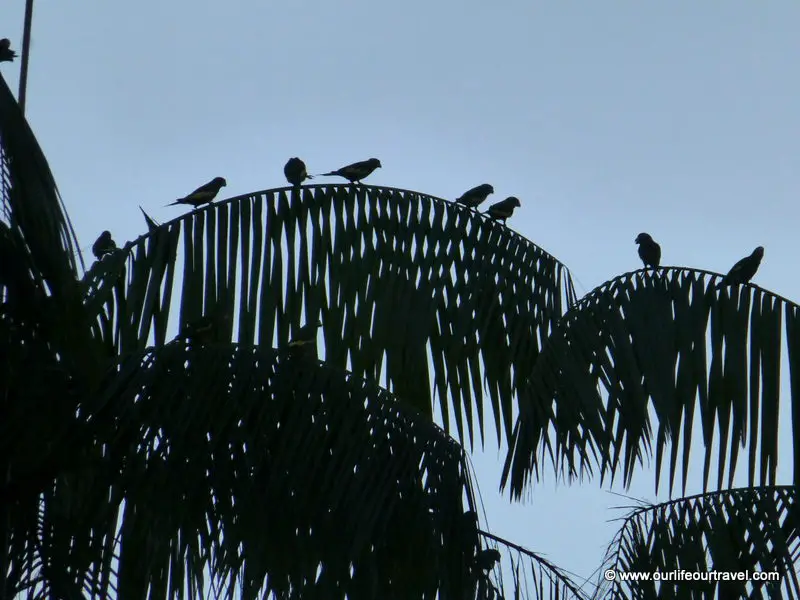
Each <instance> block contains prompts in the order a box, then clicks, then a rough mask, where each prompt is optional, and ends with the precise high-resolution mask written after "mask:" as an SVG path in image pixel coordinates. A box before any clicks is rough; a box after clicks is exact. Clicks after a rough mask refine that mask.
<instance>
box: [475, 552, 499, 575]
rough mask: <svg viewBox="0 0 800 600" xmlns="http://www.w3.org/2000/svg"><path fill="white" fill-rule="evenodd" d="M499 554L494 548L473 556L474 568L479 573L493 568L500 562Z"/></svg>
mask: <svg viewBox="0 0 800 600" xmlns="http://www.w3.org/2000/svg"><path fill="white" fill-rule="evenodd" d="M500 558H501V557H500V552H498V551H497V550H495V549H494V548H489V549H487V550H481V551H480V552H478V553H477V554H476V555H475V566H476V567H477V568H478V569H480V570H481V571H488V570H490V569H493V568H494V565H495V563H496V562H497V561H499V560H500Z"/></svg>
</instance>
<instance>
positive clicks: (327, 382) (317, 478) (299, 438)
mask: <svg viewBox="0 0 800 600" xmlns="http://www.w3.org/2000/svg"><path fill="white" fill-rule="evenodd" d="M96 402H97V404H96V407H97V408H98V410H96V411H95V412H94V414H93V415H92V416H91V417H89V418H87V417H84V418H83V423H82V424H81V426H82V427H84V428H89V429H91V431H92V432H94V435H95V439H96V445H95V446H94V447H96V448H97V449H98V452H97V453H96V454H95V455H94V461H95V462H94V463H90V464H89V465H88V466H90V468H89V469H84V470H80V469H76V470H75V471H73V472H66V473H62V474H61V475H60V476H59V477H58V479H57V480H56V483H55V486H54V487H53V488H52V489H51V488H50V487H49V486H47V487H46V488H45V490H44V491H45V498H49V500H48V501H47V502H46V504H45V508H44V510H43V513H42V514H41V515H40V516H39V517H38V518H37V519H32V518H31V519H27V520H24V519H23V520H19V521H14V522H15V523H17V522H18V523H19V524H20V525H19V528H18V529H15V530H14V531H13V532H12V540H15V541H16V543H17V544H18V545H16V546H15V545H13V544H12V547H14V549H15V550H16V551H17V552H18V553H19V554H16V555H18V556H24V555H25V552H24V548H23V547H22V546H20V545H19V544H23V542H24V541H25V540H28V539H36V537H37V532H38V531H39V529H38V528H40V527H44V528H45V529H47V531H49V534H48V535H47V536H45V537H44V544H45V545H46V547H45V548H43V549H42V550H41V554H39V555H38V556H37V557H34V559H32V560H30V561H28V562H27V563H22V565H21V566H20V568H19V569H18V571H17V573H18V579H17V582H16V585H17V586H24V585H25V584H26V583H28V582H30V581H31V580H33V579H34V578H35V577H36V576H37V575H40V576H44V577H45V578H47V581H48V582H51V581H58V582H61V583H60V585H61V588H62V589H81V588H83V589H85V590H86V593H87V594H91V595H93V596H95V597H106V594H107V593H108V591H109V590H112V591H115V592H116V593H117V594H118V596H119V597H131V598H139V597H145V596H147V588H148V586H152V587H151V590H152V593H153V594H155V596H157V597H178V596H177V594H178V590H179V589H186V588H185V586H186V585H189V586H190V588H191V589H195V590H198V589H199V590H200V591H203V588H204V586H213V587H214V589H215V590H216V592H217V593H218V594H221V595H222V596H223V597H230V598H233V597H236V595H237V594H241V597H243V598H255V597H261V594H262V593H266V592H271V593H275V594H280V593H287V594H289V597H292V598H294V597H310V596H313V597H334V596H335V593H337V590H348V591H350V593H351V594H352V596H351V597H353V598H374V597H376V586H378V585H380V591H381V594H384V593H385V597H394V598H413V597H417V598H421V597H433V595H434V594H435V592H436V591H437V590H438V591H439V592H440V593H441V594H442V596H441V597H442V598H462V597H463V595H460V594H463V592H464V589H465V588H466V586H467V585H468V584H469V582H468V580H467V578H466V576H465V575H464V571H465V562H464V561H465V559H464V551H463V548H462V547H460V546H459V545H458V544H456V543H454V542H453V539H454V535H453V534H454V532H456V533H457V530H458V527H459V524H460V523H461V517H462V513H463V512H464V510H465V508H464V506H463V497H464V495H465V493H466V492H467V489H466V486H467V478H466V474H465V468H466V465H465V462H464V456H463V451H462V450H461V448H460V446H459V445H458V444H457V443H455V442H454V441H453V440H452V439H451V438H449V437H448V436H447V435H446V434H445V433H444V432H443V431H442V430H441V429H440V428H438V427H437V426H436V425H435V424H433V423H430V422H429V421H428V420H427V419H425V418H422V417H421V416H420V415H418V414H417V413H416V411H414V410H413V409H410V408H408V407H406V406H405V405H404V404H403V403H400V402H398V401H397V400H395V399H394V398H393V397H392V396H391V395H390V394H388V393H387V392H385V391H383V390H381V389H380V388H377V387H376V386H375V385H374V384H371V383H366V382H364V381H362V380H360V379H358V378H355V377H353V376H352V375H347V374H345V373H342V372H341V371H339V370H338V369H335V368H332V367H328V366H324V365H320V363H318V362H317V361H312V360H309V359H306V358H301V359H297V358H291V357H287V356H283V355H279V354H277V353H275V352H274V351H272V350H268V349H259V348H247V347H243V346H238V347H237V346H233V347H230V346H229V345H214V346H197V347H192V346H191V345H186V344H183V343H179V342H175V343H170V344H167V345H166V346H164V347H162V348H160V349H158V350H153V351H148V352H147V353H146V355H145V356H144V359H143V360H140V359H137V360H134V359H129V360H128V361H126V363H125V364H123V365H122V367H121V370H120V372H119V373H118V374H117V376H116V377H115V379H114V381H113V382H112V383H111V384H110V385H109V387H108V388H107V389H106V390H104V393H103V395H101V396H100V397H98V398H97V400H96ZM74 418H75V419H78V420H79V421H80V417H74ZM471 493H473V492H472V491H470V494H471ZM109 499H110V501H109ZM26 506H27V505H26ZM83 507H85V510H83ZM28 508H30V506H28ZM20 510H22V507H21V508H20ZM32 516H35V510H34V512H33V514H32ZM118 518H120V519H121V523H122V525H121V530H119V531H118V532H117V533H116V534H115V532H116V530H117V527H118V522H117V520H118ZM37 521H38V523H37ZM40 523H43V525H41V524H40ZM30 528H34V530H33V531H30V530H29V529H30ZM117 535H118V538H117ZM117 539H118V543H117ZM477 541H478V540H477V533H475V539H474V540H471V544H472V545H475V544H476V543H477ZM48 558H49V559H51V560H49V561H48V560H47V559H48ZM53 558H56V559H57V562H54V561H53V560H52V559H53ZM43 564H52V565H56V566H58V568H59V569H60V571H58V570H57V571H58V572H57V573H56V574H52V575H50V576H48V574H47V573H43V572H42V569H41V565H43ZM37 567H38V568H37ZM208 573H210V574H211V580H210V581H205V580H204V579H203V578H204V576H207V574H208ZM64 582H67V583H64ZM187 582H188V583H187ZM206 591H207V590H206ZM381 594H378V595H381ZM190 595H193V594H190Z"/></svg>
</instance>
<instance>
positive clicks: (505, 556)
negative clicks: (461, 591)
mask: <svg viewBox="0 0 800 600" xmlns="http://www.w3.org/2000/svg"><path fill="white" fill-rule="evenodd" d="M480 534H481V536H482V537H483V538H485V539H486V540H489V541H490V543H492V544H494V545H496V546H497V548H498V550H499V553H500V556H501V560H500V561H499V563H498V564H497V565H496V566H495V568H494V569H493V571H494V572H495V573H496V574H497V577H494V576H492V577H489V578H488V580H487V581H484V582H483V586H484V587H485V588H486V589H488V590H492V589H493V590H497V592H499V593H498V594H497V595H496V596H495V597H496V598H498V600H499V599H501V598H508V597H509V596H510V595H511V594H513V597H514V598H526V599H531V600H533V599H536V600H543V599H545V598H551V599H553V600H561V599H567V600H573V599H574V600H585V599H586V598H587V596H586V594H584V593H583V592H581V590H580V588H579V587H578V586H577V585H576V584H575V583H574V582H573V581H572V579H571V578H570V577H569V575H567V574H566V573H565V572H564V571H563V570H562V569H560V568H558V567H557V566H555V565H554V564H552V563H551V562H550V561H548V560H547V559H545V558H544V557H543V556H540V555H538V554H537V553H535V552H531V551H530V550H528V549H526V548H523V547H522V546H519V545H517V544H515V543H513V542H510V541H508V540H505V539H503V538H501V537H498V536H496V535H493V534H491V533H488V532H485V531H481V532H480ZM507 574H508V576H509V577H508V579H510V582H507V578H506V575H507ZM492 580H494V581H492ZM496 582H497V583H496ZM479 587H480V586H479Z"/></svg>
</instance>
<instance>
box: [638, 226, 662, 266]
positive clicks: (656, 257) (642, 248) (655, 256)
mask: <svg viewBox="0 0 800 600" xmlns="http://www.w3.org/2000/svg"><path fill="white" fill-rule="evenodd" d="M633 241H634V242H636V243H637V244H639V258H641V259H642V262H643V263H644V267H645V268H647V267H653V268H654V269H657V268H658V267H659V265H660V264H661V246H659V245H658V244H657V243H656V241H655V240H654V239H653V238H652V237H650V234H649V233H640V234H639V235H637V236H636V239H635V240H633Z"/></svg>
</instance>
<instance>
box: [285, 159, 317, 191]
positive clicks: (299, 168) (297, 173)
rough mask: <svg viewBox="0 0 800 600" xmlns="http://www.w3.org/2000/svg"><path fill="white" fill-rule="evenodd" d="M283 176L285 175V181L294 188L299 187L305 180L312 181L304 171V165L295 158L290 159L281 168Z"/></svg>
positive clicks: (306, 171)
mask: <svg viewBox="0 0 800 600" xmlns="http://www.w3.org/2000/svg"><path fill="white" fill-rule="evenodd" d="M283 174H284V175H286V181H288V182H289V183H291V184H292V185H293V186H294V187H300V184H301V183H303V182H304V181H305V180H306V179H314V178H313V177H311V175H309V174H308V170H306V163H304V162H303V161H302V160H300V159H299V158H297V157H296V156H295V157H294V158H290V159H289V160H288V161H287V162H286V165H285V166H284V167H283Z"/></svg>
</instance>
